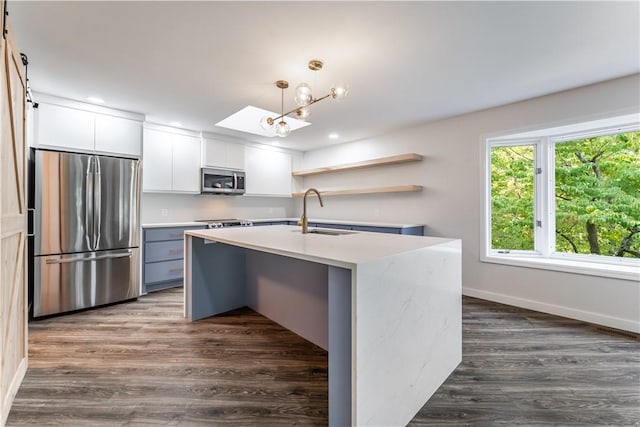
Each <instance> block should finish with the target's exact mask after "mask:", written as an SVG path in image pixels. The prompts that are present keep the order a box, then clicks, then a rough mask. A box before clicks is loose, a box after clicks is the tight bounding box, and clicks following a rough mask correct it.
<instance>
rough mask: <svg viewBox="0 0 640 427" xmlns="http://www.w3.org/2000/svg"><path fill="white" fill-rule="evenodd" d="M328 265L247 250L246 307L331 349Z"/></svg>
mask: <svg viewBox="0 0 640 427" xmlns="http://www.w3.org/2000/svg"><path fill="white" fill-rule="evenodd" d="M327 268H328V267H327V265H325V264H318V263H315V262H311V261H304V260H301V259H296V258H291V257H286V256H281V255H275V254H270V253H265V252H259V251H254V250H249V249H247V250H246V290H247V294H246V295H247V305H248V306H249V307H250V308H252V309H253V310H255V311H257V312H258V313H260V314H262V315H263V316H265V317H267V318H269V319H271V320H273V321H274V322H276V323H278V324H280V325H282V326H284V327H285V328H287V329H289V330H290V331H293V332H295V333H296V334H298V335H300V336H301V337H303V338H305V339H307V340H309V341H311V342H312V343H314V344H316V345H317V346H319V347H321V348H323V349H325V350H327V349H328V342H329V339H328V326H327V325H328V320H327V313H328V289H327Z"/></svg>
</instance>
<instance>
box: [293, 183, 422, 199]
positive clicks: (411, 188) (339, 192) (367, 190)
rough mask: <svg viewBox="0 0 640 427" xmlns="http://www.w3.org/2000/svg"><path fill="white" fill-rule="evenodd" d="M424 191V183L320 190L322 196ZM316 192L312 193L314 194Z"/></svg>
mask: <svg viewBox="0 0 640 427" xmlns="http://www.w3.org/2000/svg"><path fill="white" fill-rule="evenodd" d="M416 191H422V185H395V186H391V187H373V188H352V189H346V190H327V191H320V194H321V195H322V196H349V195H354V194H376V193H408V192H416ZM314 194H315V193H311V194H310V196H313V195H314ZM303 196H304V193H293V197H303Z"/></svg>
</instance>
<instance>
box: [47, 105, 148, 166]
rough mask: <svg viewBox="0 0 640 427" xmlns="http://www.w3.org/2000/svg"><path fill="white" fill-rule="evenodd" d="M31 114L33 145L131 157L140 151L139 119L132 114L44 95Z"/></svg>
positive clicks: (139, 153)
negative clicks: (44, 97) (33, 129)
mask: <svg viewBox="0 0 640 427" xmlns="http://www.w3.org/2000/svg"><path fill="white" fill-rule="evenodd" d="M85 108H86V109H85ZM111 112H113V113H111ZM35 115H36V129H35V130H36V132H35V133H36V138H35V139H34V144H35V145H36V146H37V147H46V148H55V149H58V150H68V151H81V152H91V153H93V152H97V153H107V154H115V155H124V156H132V157H140V155H141V154H142V121H141V120H136V119H135V117H138V115H136V114H134V113H126V112H119V111H117V110H111V109H107V108H102V107H95V106H91V105H88V104H83V103H80V102H74V101H68V100H64V101H61V102H60V103H58V101H57V100H55V99H54V98H53V97H48V96H47V97H46V100H45V101H42V102H39V107H38V109H37V110H36V113H35ZM119 115H120V116H119Z"/></svg>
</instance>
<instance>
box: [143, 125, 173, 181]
mask: <svg viewBox="0 0 640 427" xmlns="http://www.w3.org/2000/svg"><path fill="white" fill-rule="evenodd" d="M172 137H173V136H172V135H171V134H170V133H167V132H161V131H158V130H154V129H144V136H143V138H144V144H143V157H142V191H171V188H172V186H171V177H172V170H173V155H172V144H173V141H172Z"/></svg>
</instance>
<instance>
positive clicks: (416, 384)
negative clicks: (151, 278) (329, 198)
mask: <svg viewBox="0 0 640 427" xmlns="http://www.w3.org/2000/svg"><path fill="white" fill-rule="evenodd" d="M184 262H185V316H186V317H188V318H189V320H191V321H195V320H198V319H202V318H205V317H209V316H213V315H216V314H220V313H224V312H227V311H229V310H233V309H237V308H240V307H245V306H247V307H250V308H251V309H253V310H255V311H256V312H258V313H260V314H262V315H264V316H265V317H268V318H269V319H272V320H273V321H275V322H277V323H279V324H281V325H282V326H284V327H286V328H287V329H290V330H291V331H293V332H295V333H296V334H298V335H300V336H302V337H304V338H306V339H307V340H309V341H311V342H313V343H315V344H317V345H318V346H320V347H322V348H323V349H325V350H327V351H328V356H329V425H331V426H348V425H354V426H356V425H357V426H367V425H370V426H380V425H389V426H390V425H405V424H407V423H408V422H409V421H410V420H411V419H412V418H413V417H414V416H415V414H416V413H417V412H418V410H420V408H421V407H422V406H423V405H424V404H425V403H426V402H427V400H428V399H429V398H430V397H431V395H432V394H433V393H434V392H435V391H436V390H437V388H438V387H439V386H440V385H441V384H442V383H443V382H444V380H445V379H446V378H447V377H448V376H449V374H450V373H451V372H453V370H454V369H455V368H456V366H457V365H458V364H459V363H460V361H461V358H462V294H461V291H462V290H461V242H460V240H455V239H441V238H433V237H422V236H403V235H386V234H384V235H383V234H378V233H367V232H358V233H356V232H350V233H349V234H342V235H323V234H302V233H300V228H299V227H294V226H271V227H246V228H228V229H217V230H193V231H187V232H185V261H184Z"/></svg>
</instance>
